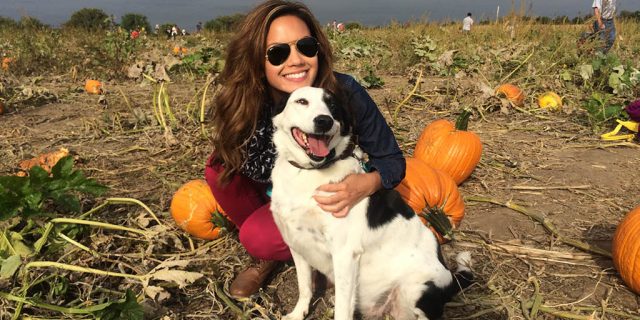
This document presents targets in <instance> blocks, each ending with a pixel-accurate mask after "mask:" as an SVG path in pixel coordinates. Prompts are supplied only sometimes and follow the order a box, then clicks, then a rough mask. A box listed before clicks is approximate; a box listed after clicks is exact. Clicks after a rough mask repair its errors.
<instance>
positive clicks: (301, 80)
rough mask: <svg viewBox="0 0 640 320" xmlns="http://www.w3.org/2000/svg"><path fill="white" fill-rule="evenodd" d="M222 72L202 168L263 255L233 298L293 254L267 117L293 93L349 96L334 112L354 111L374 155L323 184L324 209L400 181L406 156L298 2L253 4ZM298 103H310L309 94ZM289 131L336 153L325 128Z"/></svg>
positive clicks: (314, 149) (338, 213) (340, 207)
mask: <svg viewBox="0 0 640 320" xmlns="http://www.w3.org/2000/svg"><path fill="white" fill-rule="evenodd" d="M221 80H222V82H223V86H222V89H221V90H220V92H219V94H218V95H217V97H216V99H215V102H214V110H215V111H214V118H213V124H214V131H215V132H214V137H213V145H214V152H213V153H212V155H211V157H210V159H209V161H208V162H207V165H206V170H205V176H206V179H207V182H208V183H209V186H210V188H211V190H212V192H213V194H214V196H215V198H216V199H217V200H218V202H219V204H220V206H221V207H222V208H223V209H224V210H225V212H227V214H228V216H229V218H230V219H231V220H232V221H233V222H234V223H235V224H236V226H237V227H238V230H239V232H240V234H239V237H240V242H241V243H242V245H243V246H244V247H245V249H246V250H247V252H248V253H249V254H250V255H251V256H253V257H254V258H256V259H258V261H259V263H258V264H257V265H256V266H255V267H250V268H249V269H247V270H245V271H243V272H242V273H240V274H239V275H238V277H237V278H236V280H234V282H233V283H232V284H231V288H230V290H229V291H230V293H231V294H232V295H233V296H234V297H247V296H250V295H252V294H253V293H255V292H257V291H258V289H259V288H260V287H261V286H262V283H263V282H264V280H265V279H266V277H267V275H268V274H269V273H270V272H271V271H272V270H273V269H274V268H275V266H277V264H276V263H275V262H274V261H283V260H289V259H291V253H290V251H289V248H288V247H287V245H286V244H285V243H284V241H283V239H282V235H281V234H280V232H279V230H278V228H277V227H276V225H275V222H274V220H273V216H272V213H271V211H270V198H269V196H267V190H269V189H270V185H271V171H272V169H273V165H274V161H275V157H276V152H275V147H274V145H273V142H272V137H273V132H274V129H273V124H272V122H271V117H272V116H273V115H274V114H275V113H277V109H278V108H279V106H281V105H282V104H283V103H284V102H285V101H286V99H287V97H288V95H289V94H290V93H291V92H293V91H294V90H296V89H298V88H301V87H306V86H314V87H320V88H323V89H325V90H327V91H328V92H331V93H333V94H334V95H335V96H336V97H338V99H339V100H340V101H344V102H345V103H344V104H340V107H336V106H337V104H331V103H330V106H331V107H333V108H341V109H339V110H332V112H334V111H336V112H340V113H343V114H344V115H345V119H349V120H351V119H352V118H353V117H355V118H354V123H355V124H356V126H355V127H354V130H353V131H354V134H355V135H357V136H359V139H358V143H359V146H360V147H361V148H362V150H364V152H366V153H368V154H369V163H368V167H369V168H370V169H371V170H370V172H363V173H354V174H351V175H349V176H347V177H346V178H345V179H344V180H343V181H341V182H338V183H330V184H325V185H322V186H320V187H319V188H318V191H324V192H325V194H328V195H327V196H315V197H314V199H315V201H316V202H317V203H318V206H319V207H320V208H321V209H322V210H324V211H326V212H327V215H329V216H330V215H331V214H333V216H335V217H338V218H339V217H344V216H346V215H347V214H348V213H349V210H350V209H351V208H353V207H354V205H355V204H356V203H358V202H360V201H361V200H362V199H364V198H365V197H368V196H370V195H371V194H373V193H374V192H376V191H377V190H379V189H381V188H386V189H392V188H393V187H395V186H396V185H397V184H398V183H399V182H400V181H401V180H402V178H403V177H404V172H405V162H404V158H403V155H402V151H401V150H400V148H399V147H398V143H397V142H396V140H395V137H394V136H393V133H392V132H391V129H390V128H389V126H388V125H387V123H386V122H385V120H384V117H383V116H382V114H381V113H380V111H379V110H378V107H377V106H376V105H375V103H374V102H373V100H372V99H371V97H370V96H369V95H368V94H367V92H366V91H365V90H364V88H363V87H362V86H360V85H359V84H358V83H357V82H356V81H355V79H353V78H352V77H350V76H347V75H344V74H340V73H337V72H334V71H333V54H332V52H331V45H330V43H329V41H328V39H327V37H326V35H325V34H324V32H323V31H322V28H321V27H320V25H319V23H318V22H317V20H316V19H315V18H314V17H313V15H312V14H311V12H310V11H309V9H308V8H307V7H306V6H305V5H304V4H302V3H300V2H289V1H281V0H270V1H266V2H263V3H261V4H259V5H258V6H257V7H256V8H255V9H253V10H252V11H251V12H250V13H249V14H248V15H247V17H246V18H245V20H244V21H243V23H242V24H241V26H240V28H239V31H238V32H237V34H236V35H235V36H234V38H233V39H232V40H231V42H230V43H229V45H228V51H227V58H226V63H225V67H224V70H223V71H222V74H221ZM299 103H300V105H304V101H300V102H299ZM319 119H320V120H318V121H319V122H322V121H323V120H322V117H319ZM350 122H351V121H350ZM317 125H318V126H320V127H322V126H327V125H328V124H325V123H317ZM291 131H292V132H291V133H292V137H293V139H295V140H296V142H297V143H298V144H299V145H301V146H304V148H305V150H306V152H307V156H308V157H310V158H312V159H314V158H315V159H324V158H326V157H329V156H330V151H329V150H328V147H327V141H325V138H324V137H321V136H315V135H311V134H307V133H304V132H303V131H301V130H300V129H292V130H291Z"/></svg>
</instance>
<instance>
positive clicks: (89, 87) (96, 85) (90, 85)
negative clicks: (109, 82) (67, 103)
mask: <svg viewBox="0 0 640 320" xmlns="http://www.w3.org/2000/svg"><path fill="white" fill-rule="evenodd" d="M84 90H85V91H86V92H87V93H91V94H101V93H102V83H101V82H100V81H98V80H90V79H87V81H85V83H84Z"/></svg>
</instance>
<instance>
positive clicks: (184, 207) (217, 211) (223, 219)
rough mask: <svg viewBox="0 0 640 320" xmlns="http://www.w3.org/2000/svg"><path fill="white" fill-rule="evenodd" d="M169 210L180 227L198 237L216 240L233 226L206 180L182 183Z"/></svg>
mask: <svg viewBox="0 0 640 320" xmlns="http://www.w3.org/2000/svg"><path fill="white" fill-rule="evenodd" d="M169 211H170V212H171V216H172V217H173V219H174V220H175V221H176V224H177V225H178V227H180V228H181V229H182V230H184V231H186V232H187V233H189V234H190V235H192V236H194V237H196V238H200V239H205V240H214V239H216V238H218V237H219V236H220V235H221V234H222V233H223V232H224V231H226V230H229V229H230V228H231V227H232V224H231V223H230V222H229V220H227V215H226V213H225V212H224V210H222V208H221V207H220V205H219V204H218V202H217V201H216V199H215V198H214V197H213V193H211V189H210V188H209V185H208V184H207V183H206V182H205V181H204V180H191V181H189V182H187V183H185V184H184V185H182V186H181V187H180V188H179V189H178V191H176V193H175V194H174V195H173V198H172V199H171V206H170V209H169Z"/></svg>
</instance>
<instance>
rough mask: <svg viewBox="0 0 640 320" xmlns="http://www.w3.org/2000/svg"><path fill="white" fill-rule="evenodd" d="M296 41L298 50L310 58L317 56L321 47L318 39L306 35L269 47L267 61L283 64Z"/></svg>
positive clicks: (276, 64)
mask: <svg viewBox="0 0 640 320" xmlns="http://www.w3.org/2000/svg"><path fill="white" fill-rule="evenodd" d="M294 43H295V45H296V50H298V52H300V53H302V55H304V56H305V57H308V58H312V57H315V56H316V55H317V54H318V50H319V49H320V48H319V44H318V40H316V38H314V37H304V38H302V39H300V40H296V41H292V42H289V43H277V44H274V45H272V46H270V47H269V49H267V55H266V58H267V61H269V63H271V64H272V65H274V66H279V65H281V64H283V63H284V62H285V61H287V59H288V58H289V55H290V54H291V45H292V44H294Z"/></svg>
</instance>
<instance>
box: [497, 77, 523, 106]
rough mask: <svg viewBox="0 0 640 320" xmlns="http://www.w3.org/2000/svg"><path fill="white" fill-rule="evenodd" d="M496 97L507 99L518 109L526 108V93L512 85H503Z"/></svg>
mask: <svg viewBox="0 0 640 320" xmlns="http://www.w3.org/2000/svg"><path fill="white" fill-rule="evenodd" d="M496 95H497V96H498V97H504V98H507V100H509V101H511V103H513V104H514V105H516V106H518V107H522V106H524V92H523V91H522V90H520V88H518V86H515V85H513V84H510V83H506V84H503V85H501V86H499V87H498V88H497V89H496Z"/></svg>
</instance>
